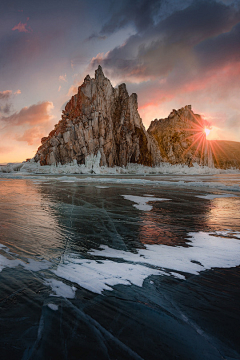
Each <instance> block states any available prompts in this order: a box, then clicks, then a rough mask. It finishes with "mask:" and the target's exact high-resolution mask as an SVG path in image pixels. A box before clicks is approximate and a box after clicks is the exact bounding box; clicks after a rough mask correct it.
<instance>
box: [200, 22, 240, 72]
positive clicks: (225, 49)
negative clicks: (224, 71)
mask: <svg viewBox="0 0 240 360" xmlns="http://www.w3.org/2000/svg"><path fill="white" fill-rule="evenodd" d="M239 44H240V23H238V24H237V25H235V26H234V27H233V28H232V30H231V31H230V32H227V33H224V34H221V35H219V36H217V37H214V38H211V39H207V40H205V41H203V42H202V43H200V44H198V45H197V46H196V47H195V51H196V56H197V57H198V60H199V62H200V63H201V66H202V67H203V68H204V70H206V69H208V68H217V67H219V66H224V65H227V64H229V63H230V62H238V61H240V46H239Z"/></svg>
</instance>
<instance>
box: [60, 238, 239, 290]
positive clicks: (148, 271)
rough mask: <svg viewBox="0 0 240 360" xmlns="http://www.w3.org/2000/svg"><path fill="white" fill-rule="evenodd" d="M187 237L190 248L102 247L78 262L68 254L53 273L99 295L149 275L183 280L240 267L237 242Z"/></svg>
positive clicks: (137, 282)
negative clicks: (133, 250)
mask: <svg viewBox="0 0 240 360" xmlns="http://www.w3.org/2000/svg"><path fill="white" fill-rule="evenodd" d="M189 236H190V240H191V242H190V243H189V247H181V246H176V247H172V246H167V245H146V248H145V249H139V250H138V253H137V254H134V253H131V252H128V251H122V250H116V249H113V248H109V247H108V246H105V245H101V246H100V249H99V250H92V251H90V252H89V254H90V255H91V256H94V258H95V259H77V258H76V256H74V255H69V256H67V257H66V259H65V260H66V261H65V262H64V263H62V264H60V265H59V266H58V268H57V269H56V270H53V272H54V273H55V274H56V275H57V276H58V277H61V278H63V279H67V280H70V281H72V282H75V283H77V284H79V285H80V286H82V287H84V288H85V289H87V290H90V291H92V292H95V293H99V294H100V293H101V292H102V291H103V290H112V286H114V285H117V284H123V285H130V284H134V285H137V286H142V285H143V281H144V279H146V278H147V277H148V276H150V275H167V276H171V275H172V276H174V277H176V278H179V279H181V280H184V279H185V276H184V275H183V274H182V273H189V274H193V275H198V274H199V273H200V272H201V271H204V270H209V269H211V268H216V267H218V268H230V267H235V266H238V265H240V241H239V240H237V239H234V238H231V239H229V238H227V239H226V238H221V237H216V236H211V234H209V233H204V232H199V233H190V234H189Z"/></svg>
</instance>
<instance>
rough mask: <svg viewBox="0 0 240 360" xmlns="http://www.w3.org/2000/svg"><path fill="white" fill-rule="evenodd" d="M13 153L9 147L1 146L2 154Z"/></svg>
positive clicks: (0, 152) (0, 151)
mask: <svg viewBox="0 0 240 360" xmlns="http://www.w3.org/2000/svg"><path fill="white" fill-rule="evenodd" d="M11 151H12V148H11V147H9V146H0V154H8V153H10V152H11Z"/></svg>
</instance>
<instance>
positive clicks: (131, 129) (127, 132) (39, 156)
mask: <svg viewBox="0 0 240 360" xmlns="http://www.w3.org/2000/svg"><path fill="white" fill-rule="evenodd" d="M88 155H98V156H99V158H100V165H107V166H114V165H117V166H126V165H127V164H128V163H138V164H143V165H148V166H153V165H158V164H159V163H160V161H161V155H160V151H159V148H158V146H157V143H156V141H155V139H154V138H153V137H152V136H151V135H150V134H149V133H148V132H147V131H146V130H145V128H144V126H143V123H142V120H141V118H140V116H139V114H138V103H137V95H136V94H132V95H131V96H129V95H128V92H127V89H126V85H125V84H121V85H119V86H118V87H117V88H113V87H112V85H111V83H110V81H109V80H108V79H107V78H106V77H105V76H104V74H103V71H102V68H101V66H99V67H98V69H97V70H96V71H95V78H93V79H91V78H90V76H89V75H87V76H86V77H85V79H84V82H83V84H82V85H81V86H79V88H78V93H77V94H76V95H74V96H72V98H71V100H70V101H69V102H68V103H67V105H66V107H65V110H64V111H63V114H62V119H61V120H60V121H59V123H58V124H57V125H55V129H54V130H53V131H51V132H50V134H49V136H48V137H44V138H42V145H41V146H40V147H39V149H38V151H37V153H36V155H35V157H34V160H35V161H36V162H38V161H40V164H41V165H52V164H57V163H61V164H66V163H70V162H72V161H73V160H75V161H77V163H78V164H84V163H85V159H86V157H87V156H88Z"/></svg>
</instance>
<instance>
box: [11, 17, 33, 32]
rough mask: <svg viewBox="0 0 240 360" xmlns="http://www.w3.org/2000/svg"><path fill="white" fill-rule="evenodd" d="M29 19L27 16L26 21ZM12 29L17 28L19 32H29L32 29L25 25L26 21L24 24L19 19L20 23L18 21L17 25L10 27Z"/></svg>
mask: <svg viewBox="0 0 240 360" xmlns="http://www.w3.org/2000/svg"><path fill="white" fill-rule="evenodd" d="M28 20H29V18H27V21H28ZM12 30H13V31H15V30H18V31H19V32H25V33H29V32H31V31H32V29H31V28H30V26H28V27H27V22H26V23H25V24H23V23H22V22H21V21H20V23H18V24H17V25H15V26H14V27H13V28H12Z"/></svg>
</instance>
